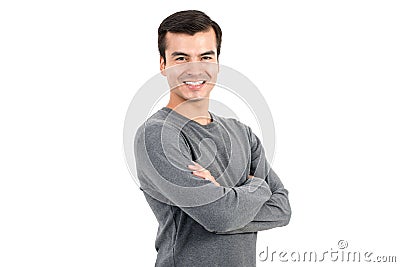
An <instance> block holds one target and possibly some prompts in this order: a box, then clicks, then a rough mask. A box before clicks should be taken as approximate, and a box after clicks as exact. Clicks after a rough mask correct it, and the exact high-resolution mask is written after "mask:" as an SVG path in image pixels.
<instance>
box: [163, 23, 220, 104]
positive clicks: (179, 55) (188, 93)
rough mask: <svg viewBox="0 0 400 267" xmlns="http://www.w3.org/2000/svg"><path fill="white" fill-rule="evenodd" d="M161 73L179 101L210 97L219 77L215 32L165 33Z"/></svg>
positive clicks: (211, 30)
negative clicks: (191, 33)
mask: <svg viewBox="0 0 400 267" xmlns="http://www.w3.org/2000/svg"><path fill="white" fill-rule="evenodd" d="M165 40H166V49H165V57H166V59H165V60H164V59H163V58H162V57H160V70H161V72H162V74H163V75H165V76H166V77H167V80H168V84H169V86H170V89H171V95H172V94H173V96H174V97H177V98H179V100H180V101H182V102H184V101H186V100H191V101H196V100H200V99H202V98H205V97H206V98H209V95H210V92H211V90H212V89H213V87H214V84H215V82H216V80H217V74H218V60H217V42H216V37H215V33H214V30H213V29H212V28H210V30H208V31H206V32H198V33H196V34H194V35H193V36H192V35H188V34H184V33H171V32H168V33H167V34H166V36H165Z"/></svg>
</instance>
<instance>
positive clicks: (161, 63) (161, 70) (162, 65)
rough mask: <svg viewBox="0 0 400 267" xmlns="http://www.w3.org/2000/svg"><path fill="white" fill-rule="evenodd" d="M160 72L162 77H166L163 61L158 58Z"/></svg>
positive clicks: (161, 58)
mask: <svg viewBox="0 0 400 267" xmlns="http://www.w3.org/2000/svg"><path fill="white" fill-rule="evenodd" d="M160 72H161V74H162V75H164V76H166V73H165V60H164V58H163V57H162V56H160Z"/></svg>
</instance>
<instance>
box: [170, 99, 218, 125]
mask: <svg viewBox="0 0 400 267" xmlns="http://www.w3.org/2000/svg"><path fill="white" fill-rule="evenodd" d="M208 106H209V99H208V98H203V99H200V100H192V101H190V100H189V101H185V102H182V103H174V102H173V101H171V99H170V101H169V103H168V105H167V106H166V107H167V108H170V109H173V110H174V111H176V112H178V113H179V114H181V115H183V116H185V117H186V118H188V119H190V120H193V121H196V122H198V123H200V124H202V125H206V124H209V123H211V117H210V114H209V113H208Z"/></svg>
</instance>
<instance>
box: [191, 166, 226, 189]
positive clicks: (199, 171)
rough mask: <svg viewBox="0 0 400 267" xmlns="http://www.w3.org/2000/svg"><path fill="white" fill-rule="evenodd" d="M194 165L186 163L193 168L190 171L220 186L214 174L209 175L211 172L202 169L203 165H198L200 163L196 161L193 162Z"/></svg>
mask: <svg viewBox="0 0 400 267" xmlns="http://www.w3.org/2000/svg"><path fill="white" fill-rule="evenodd" d="M192 162H193V163H194V165H188V167H189V169H191V170H193V171H192V173H193V174H194V175H196V176H198V177H200V178H203V179H206V180H209V181H211V182H213V183H214V184H215V185H216V186H220V184H219V183H218V182H217V181H215V178H214V176H212V175H211V173H210V172H209V171H208V170H206V169H204V168H203V167H201V166H200V164H198V163H197V162H194V161H192Z"/></svg>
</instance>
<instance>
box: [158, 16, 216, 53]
mask: <svg viewBox="0 0 400 267" xmlns="http://www.w3.org/2000/svg"><path fill="white" fill-rule="evenodd" d="M210 27H211V28H212V29H214V32H215V37H216V40H217V58H218V56H219V53H220V50H221V41H222V31H221V28H220V27H219V25H218V24H217V23H216V22H215V21H213V20H212V19H210V17H209V16H207V15H206V14H205V13H204V12H201V11H198V10H185V11H179V12H176V13H174V14H172V15H170V16H168V17H167V18H165V19H164V20H163V21H162V22H161V24H160V26H159V27H158V51H159V52H160V56H162V57H163V59H164V60H165V49H166V46H167V44H166V41H165V35H166V34H167V32H172V33H186V34H189V35H194V34H196V33H198V32H205V31H208V30H209V29H210Z"/></svg>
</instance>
